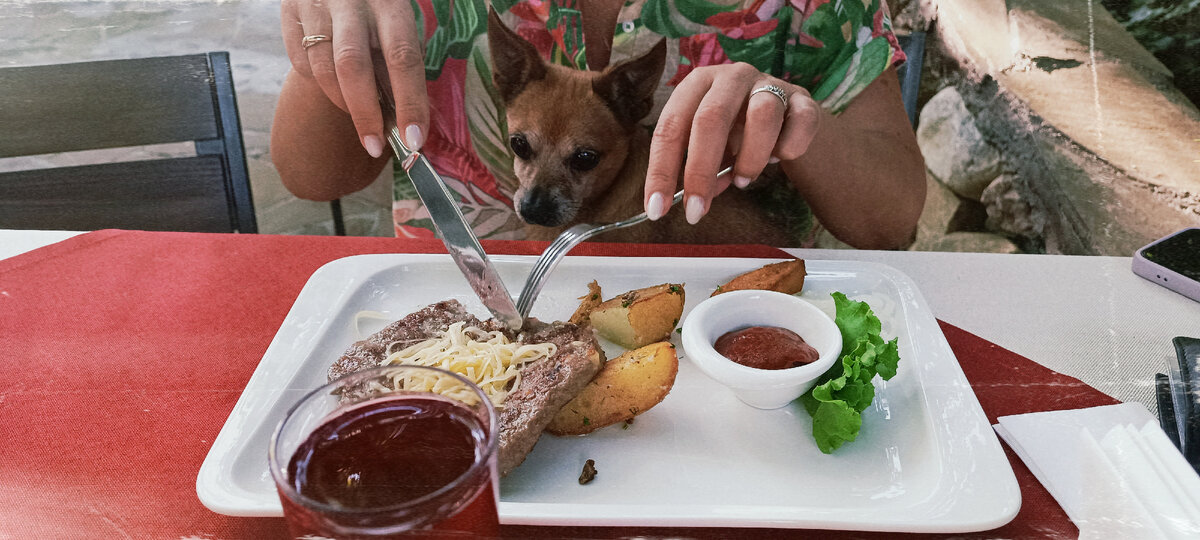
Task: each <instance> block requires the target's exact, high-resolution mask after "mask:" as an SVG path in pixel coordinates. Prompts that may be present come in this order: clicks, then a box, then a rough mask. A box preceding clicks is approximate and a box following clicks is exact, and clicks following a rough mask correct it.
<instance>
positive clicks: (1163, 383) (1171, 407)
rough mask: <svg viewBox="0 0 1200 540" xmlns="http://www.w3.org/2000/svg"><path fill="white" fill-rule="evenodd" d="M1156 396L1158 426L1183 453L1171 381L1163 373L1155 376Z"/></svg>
mask: <svg viewBox="0 0 1200 540" xmlns="http://www.w3.org/2000/svg"><path fill="white" fill-rule="evenodd" d="M1154 394H1155V397H1156V398H1157V401H1158V424H1159V425H1160V426H1162V430H1163V432H1165V433H1166V434H1167V438H1168V439H1171V444H1173V445H1175V448H1178V449H1179V450H1180V451H1181V452H1182V451H1183V446H1182V444H1183V443H1182V442H1180V440H1179V424H1176V423H1175V402H1174V400H1173V398H1172V397H1171V379H1170V377H1167V376H1166V375H1164V374H1162V373H1155V374H1154Z"/></svg>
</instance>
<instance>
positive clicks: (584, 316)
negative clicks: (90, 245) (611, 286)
mask: <svg viewBox="0 0 1200 540" xmlns="http://www.w3.org/2000/svg"><path fill="white" fill-rule="evenodd" d="M579 300H580V302H579V307H578V308H575V313H574V314H572V315H571V318H570V319H567V322H569V323H571V324H584V323H586V322H588V315H590V314H591V313H592V310H593V309H596V306H598V305H600V304H601V303H602V302H604V300H603V297H602V296H601V293H600V284H599V283H596V280H594V279H593V280H592V282H591V283H588V293H587V294H585V295H583V296H580V297H579Z"/></svg>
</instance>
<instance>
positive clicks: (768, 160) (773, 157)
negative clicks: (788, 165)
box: [767, 156, 779, 165]
mask: <svg viewBox="0 0 1200 540" xmlns="http://www.w3.org/2000/svg"><path fill="white" fill-rule="evenodd" d="M767 163H770V164H771V165H774V164H776V163H779V158H777V157H775V156H771V157H770V158H768V159H767Z"/></svg>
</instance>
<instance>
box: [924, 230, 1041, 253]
mask: <svg viewBox="0 0 1200 540" xmlns="http://www.w3.org/2000/svg"><path fill="white" fill-rule="evenodd" d="M921 251H959V252H962V251H967V252H972V253H1020V252H1021V249H1020V248H1019V247H1017V245H1016V244H1015V243H1013V241H1012V240H1009V239H1007V238H1005V237H1003V236H1000V235H998V234H992V233H986V232H955V233H950V234H947V235H946V236H944V237H942V238H941V239H939V240H938V241H936V242H933V243H932V244H931V245H929V247H928V248H927V249H923V250H921Z"/></svg>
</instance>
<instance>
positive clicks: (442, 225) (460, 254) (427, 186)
mask: <svg viewBox="0 0 1200 540" xmlns="http://www.w3.org/2000/svg"><path fill="white" fill-rule="evenodd" d="M380 103H381V105H382V106H383V117H384V129H385V131H386V132H387V139H388V142H389V143H390V144H391V146H392V151H393V152H395V153H396V159H397V160H398V161H397V162H396V166H398V167H403V168H404V170H405V171H408V176H409V177H410V178H412V183H413V186H415V187H416V188H417V195H419V196H420V197H421V202H422V203H424V204H425V208H426V209H427V210H428V211H429V216H430V217H431V218H432V219H433V224H434V226H435V227H436V228H437V232H438V236H441V237H442V242H444V243H445V244H446V251H448V252H450V257H451V258H452V259H454V262H455V263H457V264H458V269H459V270H461V271H462V273H463V275H464V276H466V278H467V283H469V284H470V285H471V288H472V289H474V290H475V294H476V295H478V296H479V299H480V300H482V301H483V305H484V306H486V307H487V308H488V311H491V312H492V316H493V317H495V318H496V320H498V321H500V322H501V323H503V324H504V326H507V327H508V328H511V329H513V330H520V329H521V326H522V325H523V323H524V319H523V318H522V317H521V315H520V313H519V312H517V306H516V304H514V303H513V299H512V296H511V295H509V294H508V289H507V288H505V286H504V282H503V281H501V280H500V275H499V274H497V273H496V268H495V267H494V266H492V263H491V261H489V260H488V256H487V253H485V252H484V251H483V246H481V245H479V239H478V238H476V237H475V233H474V232H472V231H471V227H470V226H468V225H467V222H466V220H465V219H463V215H462V211H461V210H459V208H458V203H457V201H456V196H455V195H453V194H452V193H451V192H450V190H449V189H447V188H446V183H445V182H444V181H443V180H442V177H441V176H440V175H439V174H438V173H437V171H434V170H433V165H431V164H430V163H429V160H428V159H426V158H425V156H423V155H421V153H420V152H413V151H411V150H409V149H408V147H407V146H405V145H404V140H403V139H402V138H401V137H400V130H399V128H397V127H396V120H395V118H396V114H395V111H394V110H393V108H392V105H391V100H390V99H389V98H387V97H386V93H385V94H384V97H381V99H380Z"/></svg>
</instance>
